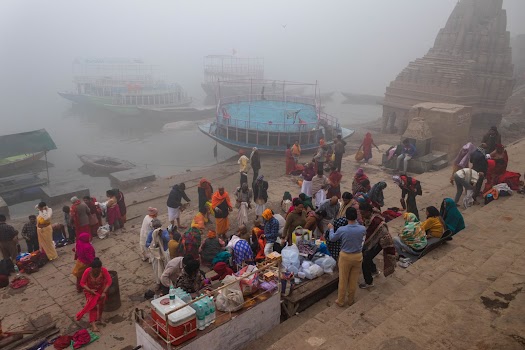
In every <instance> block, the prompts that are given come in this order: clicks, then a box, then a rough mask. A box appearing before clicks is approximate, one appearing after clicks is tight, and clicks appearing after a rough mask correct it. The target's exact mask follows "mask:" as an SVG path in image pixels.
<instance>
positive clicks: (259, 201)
mask: <svg viewBox="0 0 525 350" xmlns="http://www.w3.org/2000/svg"><path fill="white" fill-rule="evenodd" d="M253 201H254V202H255V219H258V218H259V216H261V215H262V213H263V212H264V210H265V209H266V202H268V181H264V175H259V176H258V177H257V180H256V181H255V183H254V184H253Z"/></svg>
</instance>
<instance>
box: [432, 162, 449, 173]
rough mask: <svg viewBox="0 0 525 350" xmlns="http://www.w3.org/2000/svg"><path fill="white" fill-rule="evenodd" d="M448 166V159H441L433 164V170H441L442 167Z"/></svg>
mask: <svg viewBox="0 0 525 350" xmlns="http://www.w3.org/2000/svg"><path fill="white" fill-rule="evenodd" d="M447 166H448V161H447V160H440V161H438V162H436V163H434V164H432V170H436V171H437V170H441V169H445V168H446V167H447Z"/></svg>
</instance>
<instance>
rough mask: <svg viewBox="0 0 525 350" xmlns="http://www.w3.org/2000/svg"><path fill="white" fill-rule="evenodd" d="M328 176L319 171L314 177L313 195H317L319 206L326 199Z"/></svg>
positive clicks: (317, 204)
mask: <svg viewBox="0 0 525 350" xmlns="http://www.w3.org/2000/svg"><path fill="white" fill-rule="evenodd" d="M327 187H328V178H327V177H326V176H324V175H323V174H322V173H321V174H319V173H317V175H316V176H314V177H313V179H312V195H314V196H315V205H316V206H317V207H318V206H320V205H321V204H322V203H323V202H324V201H325V200H326V189H327Z"/></svg>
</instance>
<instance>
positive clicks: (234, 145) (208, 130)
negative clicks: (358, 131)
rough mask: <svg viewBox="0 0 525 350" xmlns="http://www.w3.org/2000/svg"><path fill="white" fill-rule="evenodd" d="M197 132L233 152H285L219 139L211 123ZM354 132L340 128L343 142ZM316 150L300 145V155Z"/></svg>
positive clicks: (280, 148) (282, 149) (314, 147)
mask: <svg viewBox="0 0 525 350" xmlns="http://www.w3.org/2000/svg"><path fill="white" fill-rule="evenodd" d="M199 130H200V131H201V132H202V133H203V134H205V135H207V136H208V137H211V138H212V139H214V140H215V141H217V142H218V143H220V144H221V145H223V146H224V147H226V148H229V149H231V150H233V151H239V150H241V149H242V150H244V151H250V152H251V150H252V148H253V147H257V149H258V150H259V152H260V153H265V154H283V153H284V152H285V151H286V146H284V145H283V146H267V145H259V144H247V143H244V142H237V141H233V140H229V139H226V138H223V137H219V136H217V135H215V134H214V133H213V132H212V130H213V123H206V124H202V125H199ZM354 132H355V131H354V130H351V129H346V128H341V136H342V139H343V140H344V139H347V138H349V137H350V136H352V135H353V134H354ZM332 143H333V142H332V141H330V142H327V144H328V145H330V144H332ZM318 148H319V145H318V144H310V145H301V151H302V153H313V152H315V151H317V149H318Z"/></svg>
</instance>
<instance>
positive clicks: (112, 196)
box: [77, 190, 122, 232]
mask: <svg viewBox="0 0 525 350" xmlns="http://www.w3.org/2000/svg"><path fill="white" fill-rule="evenodd" d="M106 196H107V197H108V202H107V204H106V220H107V222H108V224H109V228H110V230H111V231H115V230H118V229H119V228H120V227H121V226H122V222H121V216H122V215H121V214H120V207H119V206H118V204H117V203H118V199H117V194H116V193H115V191H114V190H107V191H106ZM77 232H78V231H77Z"/></svg>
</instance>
